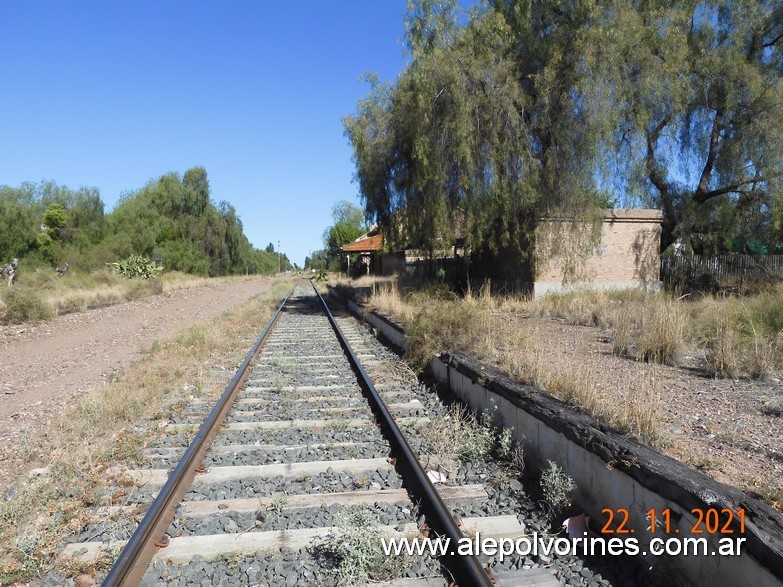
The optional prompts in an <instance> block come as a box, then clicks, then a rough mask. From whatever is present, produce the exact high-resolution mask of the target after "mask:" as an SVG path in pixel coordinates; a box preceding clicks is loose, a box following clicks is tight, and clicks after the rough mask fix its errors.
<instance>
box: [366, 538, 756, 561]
mask: <svg viewBox="0 0 783 587" xmlns="http://www.w3.org/2000/svg"><path fill="white" fill-rule="evenodd" d="M745 540H746V539H745V538H729V537H724V538H720V539H719V540H718V544H717V546H714V545H713V546H711V545H710V544H709V542H708V540H707V539H706V538H693V537H682V538H680V537H671V538H653V539H651V540H650V542H649V544H648V545H647V550H644V551H642V550H641V547H640V544H639V541H638V540H637V539H635V538H627V539H625V540H623V539H621V538H617V537H614V538H608V539H607V538H602V537H593V536H589V537H588V536H587V535H585V538H575V539H571V538H565V537H562V536H560V537H556V536H551V535H539V534H538V532H534V533H533V534H531V535H529V536H522V537H520V538H513V539H512V538H499V539H496V538H492V537H482V536H481V534H480V533H479V532H477V533H476V534H475V536H471V537H463V538H460V540H459V541H458V543H457V547H456V549H453V548H452V544H451V539H450V538H448V537H438V538H426V537H423V536H415V537H407V536H403V537H394V538H388V539H387V538H386V537H381V545H382V547H383V551H384V553H385V554H386V555H387V556H400V555H405V554H407V555H411V556H413V555H418V556H422V555H425V554H430V555H433V556H444V555H447V554H458V555H463V556H464V555H485V556H497V557H498V560H499V561H503V559H504V558H506V557H508V556H514V555H519V556H528V555H534V556H538V555H540V554H543V555H546V556H548V555H551V554H556V555H558V556H565V555H569V554H571V555H582V556H592V555H601V556H606V555H610V556H620V555H630V556H637V555H639V554H641V555H642V556H647V555H653V556H663V555H670V556H739V555H740V554H742V545H743V543H744V542H745Z"/></svg>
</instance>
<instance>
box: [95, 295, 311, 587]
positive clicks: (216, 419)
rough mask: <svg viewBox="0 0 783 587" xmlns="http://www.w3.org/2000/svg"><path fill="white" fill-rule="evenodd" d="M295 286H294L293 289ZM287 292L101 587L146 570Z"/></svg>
mask: <svg viewBox="0 0 783 587" xmlns="http://www.w3.org/2000/svg"><path fill="white" fill-rule="evenodd" d="M295 287H296V286H294V288H295ZM294 288H291V291H289V292H288V294H287V295H286V296H285V298H284V299H283V301H282V303H281V304H280V306H279V307H278V308H277V311H276V312H275V314H274V316H272V319H271V320H270V321H269V323H268V324H267V325H266V327H265V328H264V330H263V331H262V332H261V335H260V336H259V337H258V340H256V342H255V344H254V345H253V347H252V348H251V349H250V352H249V353H248V354H247V356H246V357H245V360H244V362H243V363H242V365H240V367H239V369H237V372H236V374H235V375H234V377H233V378H232V379H231V381H230V382H229V384H228V385H227V386H226V389H225V390H224V391H223V395H221V396H220V399H219V400H218V402H217V403H216V404H215V407H214V408H212V411H211V412H210V413H209V416H208V417H207V419H206V420H205V421H204V423H203V424H202V425H201V428H200V429H199V431H198V434H196V436H195V438H194V439H193V441H192V442H191V443H190V446H188V448H187V450H186V451H185V454H184V455H183V456H182V459H181V460H180V461H179V463H177V466H176V467H175V468H174V471H173V472H172V473H171V475H169V478H168V480H167V481H166V484H165V485H164V486H163V489H161V490H160V493H158V497H156V498H155V501H154V502H152V505H151V506H150V509H149V510H148V511H147V514H146V515H145V516H144V519H143V520H142V521H141V523H140V524H139V526H138V528H136V531H135V532H134V533H133V536H131V538H130V540H129V541H128V543H127V544H126V545H125V548H123V550H122V552H121V553H120V556H119V557H118V558H117V560H116V561H115V563H114V566H112V568H111V570H110V571H109V574H108V575H107V576H106V579H104V581H103V583H102V585H103V587H115V586H119V585H125V586H129V585H138V584H139V582H140V581H141V578H142V577H143V576H144V572H145V571H146V570H147V567H148V566H149V564H150V562H151V561H152V557H153V555H154V554H155V552H156V551H157V548H158V545H156V544H155V542H156V541H159V542H158V544H161V542H160V541H164V542H165V540H163V539H164V535H165V532H166V530H167V529H168V527H169V524H171V520H172V519H173V518H174V512H175V508H176V506H177V504H178V503H179V501H180V500H181V499H182V497H183V496H184V495H185V493H186V491H187V489H188V487H189V486H190V484H191V483H192V482H193V478H194V477H195V476H196V473H197V471H196V468H197V466H198V464H200V463H201V462H202V461H203V460H204V455H205V453H206V451H207V450H208V449H209V447H210V445H211V444H212V440H213V439H214V437H215V435H216V434H217V431H218V428H219V427H220V425H221V424H222V423H223V421H224V420H225V418H226V415H227V414H228V412H229V410H230V409H231V406H232V404H233V403H234V399H235V397H236V395H237V393H238V392H239V390H240V388H241V387H242V385H243V384H244V382H245V379H246V378H247V371H248V367H249V366H250V363H251V362H252V360H253V359H254V358H255V356H256V354H258V351H259V349H260V348H261V345H262V344H263V343H264V341H265V340H266V338H267V336H268V335H269V332H270V331H271V330H272V327H273V326H274V325H275V322H277V319H278V317H279V316H280V313H281V312H282V310H283V307H284V306H285V305H286V303H287V302H288V299H289V298H290V297H291V294H292V293H293V291H294Z"/></svg>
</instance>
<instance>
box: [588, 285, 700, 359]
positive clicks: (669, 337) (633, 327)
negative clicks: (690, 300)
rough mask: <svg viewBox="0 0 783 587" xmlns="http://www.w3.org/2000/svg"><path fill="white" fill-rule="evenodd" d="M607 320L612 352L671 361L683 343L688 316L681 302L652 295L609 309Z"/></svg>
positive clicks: (638, 357)
mask: <svg viewBox="0 0 783 587" xmlns="http://www.w3.org/2000/svg"><path fill="white" fill-rule="evenodd" d="M604 321H605V323H606V324H607V325H608V326H609V327H610V328H611V330H612V352H613V353H615V354H617V355H627V356H631V357H634V358H636V359H638V360H640V361H653V362H656V363H664V364H670V363H672V362H673V361H674V358H675V355H676V353H677V350H678V349H679V347H680V345H681V344H682V339H683V335H684V333H685V324H686V316H685V312H684V310H683V307H682V304H681V303H680V302H677V301H674V300H671V299H667V298H665V297H663V296H658V295H650V296H647V297H646V298H644V299H642V300H640V301H632V300H629V301H626V302H623V303H621V304H620V305H618V306H617V307H614V308H611V309H609V310H608V311H607V312H606V314H605V318H604Z"/></svg>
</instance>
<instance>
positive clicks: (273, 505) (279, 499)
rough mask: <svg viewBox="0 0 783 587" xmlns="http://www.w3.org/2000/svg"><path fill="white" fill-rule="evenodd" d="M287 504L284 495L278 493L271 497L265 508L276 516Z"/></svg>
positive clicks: (286, 497)
mask: <svg viewBox="0 0 783 587" xmlns="http://www.w3.org/2000/svg"><path fill="white" fill-rule="evenodd" d="M287 503H288V496H287V495H286V494H285V493H279V494H277V495H275V496H274V497H272V501H271V502H269V507H268V508H267V509H268V510H269V511H270V512H274V513H276V514H277V515H278V516H279V515H280V514H282V513H283V510H284V509H285V506H286V504H287Z"/></svg>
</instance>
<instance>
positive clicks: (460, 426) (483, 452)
mask: <svg viewBox="0 0 783 587" xmlns="http://www.w3.org/2000/svg"><path fill="white" fill-rule="evenodd" d="M420 432H421V435H422V442H423V445H424V447H425V448H426V450H423V451H422V452H424V453H426V454H429V455H431V456H430V457H429V459H430V460H429V462H428V464H429V465H432V466H438V467H440V468H443V469H446V470H453V469H454V468H455V467H456V464H457V461H458V460H463V461H471V462H476V461H480V460H482V459H486V458H487V456H488V455H489V454H490V453H491V452H492V451H493V450H497V451H506V452H507V453H509V454H510V452H511V447H512V444H513V441H512V436H511V435H512V431H511V430H508V432H506V431H505V430H504V429H501V430H498V429H497V428H496V427H495V425H494V423H493V422H492V417H491V416H490V414H489V412H484V413H483V414H482V415H481V416H480V417H479V418H476V416H475V414H473V412H471V411H470V409H469V408H467V407H465V406H464V405H463V404H460V403H456V404H452V405H451V406H450V407H449V409H448V410H447V411H446V412H445V413H444V414H443V415H442V416H440V417H438V418H434V419H433V420H432V421H431V422H429V423H427V424H426V425H424V426H422V427H421V429H420ZM457 438H458V439H460V440H459V442H456V441H455V439H457Z"/></svg>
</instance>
